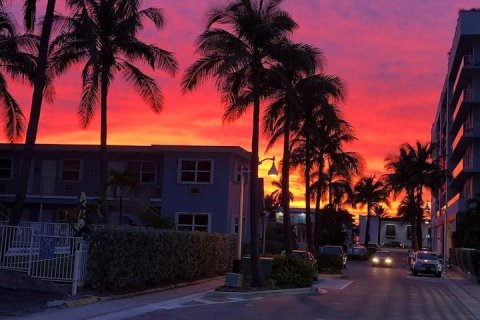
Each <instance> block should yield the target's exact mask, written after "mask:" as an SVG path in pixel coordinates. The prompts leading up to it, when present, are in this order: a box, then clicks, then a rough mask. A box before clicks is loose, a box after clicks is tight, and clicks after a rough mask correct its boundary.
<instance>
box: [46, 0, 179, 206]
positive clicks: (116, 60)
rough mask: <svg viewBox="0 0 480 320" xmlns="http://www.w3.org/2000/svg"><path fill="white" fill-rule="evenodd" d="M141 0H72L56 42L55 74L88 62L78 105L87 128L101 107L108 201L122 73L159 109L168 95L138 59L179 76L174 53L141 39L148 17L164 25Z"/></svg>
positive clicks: (102, 158)
mask: <svg viewBox="0 0 480 320" xmlns="http://www.w3.org/2000/svg"><path fill="white" fill-rule="evenodd" d="M140 2H141V1H138V0H128V1H125V0H102V1H99V0H70V2H69V3H70V6H71V8H72V15H71V16H61V17H58V23H61V24H62V27H63V28H62V30H63V31H62V32H61V33H60V34H59V35H58V36H57V37H56V38H55V39H54V40H53V41H52V57H51V59H52V66H51V69H52V73H53V74H55V75H59V74H62V73H64V72H66V71H67V70H68V68H70V67H71V66H72V65H76V64H79V63H84V67H83V70H82V89H83V92H82V97H81V101H80V105H79V108H78V116H79V118H80V122H81V125H82V126H83V127H84V128H86V127H87V126H88V125H89V124H90V123H91V120H92V119H93V116H94V115H95V111H96V108H97V107H98V105H100V120H101V121H100V122H101V129H100V130H101V132H100V190H102V191H101V196H100V198H101V200H104V199H105V194H104V186H105V185H106V184H107V165H108V158H107V156H108V155H107V111H108V104H107V101H108V90H109V87H110V84H111V83H112V80H113V79H114V77H115V75H116V74H117V72H120V73H121V74H122V76H123V78H124V80H125V81H127V82H128V83H130V84H132V86H133V87H134V88H135V89H136V90H137V91H138V93H139V94H140V96H141V97H142V99H143V100H144V101H145V102H146V103H147V104H148V105H149V106H150V108H151V109H152V110H153V111H154V112H155V113H159V112H160V111H161V110H162V107H163V95H162V92H161V90H160V88H159V87H158V85H157V83H156V81H155V79H153V78H151V77H150V76H148V75H146V74H145V73H143V72H142V71H141V70H140V69H139V68H138V67H136V66H135V65H134V64H133V63H134V62H140V63H146V64H147V65H148V66H149V67H150V68H152V69H153V70H155V69H156V68H159V69H161V70H164V71H166V72H167V73H169V74H171V75H174V74H175V72H176V71H177V68H178V67H177V62H176V61H175V59H174V57H173V55H172V53H170V52H168V51H166V50H164V49H161V48H159V47H158V46H156V45H153V44H146V43H144V42H142V41H140V40H138V39H137V36H138V33H139V31H141V30H142V29H143V28H144V25H143V20H144V19H147V20H150V21H151V22H153V24H154V25H155V27H156V28H157V29H161V28H162V27H163V25H164V18H163V12H162V10H161V9H159V8H153V7H151V8H147V9H143V10H140V9H139V6H140Z"/></svg>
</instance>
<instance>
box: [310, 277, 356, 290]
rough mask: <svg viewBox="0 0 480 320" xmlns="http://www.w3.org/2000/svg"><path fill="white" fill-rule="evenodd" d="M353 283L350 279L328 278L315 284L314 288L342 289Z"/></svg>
mask: <svg viewBox="0 0 480 320" xmlns="http://www.w3.org/2000/svg"><path fill="white" fill-rule="evenodd" d="M352 283H353V281H352V280H342V279H329V280H325V281H322V282H320V283H318V284H315V287H316V288H321V289H336V290H343V289H345V288H346V287H348V286H349V285H351V284H352Z"/></svg>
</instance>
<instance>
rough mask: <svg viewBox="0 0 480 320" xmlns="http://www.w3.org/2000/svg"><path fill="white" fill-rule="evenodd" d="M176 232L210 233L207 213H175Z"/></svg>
mask: <svg viewBox="0 0 480 320" xmlns="http://www.w3.org/2000/svg"><path fill="white" fill-rule="evenodd" d="M177 230H189V231H207V232H208V231H210V215H209V214H208V213H177Z"/></svg>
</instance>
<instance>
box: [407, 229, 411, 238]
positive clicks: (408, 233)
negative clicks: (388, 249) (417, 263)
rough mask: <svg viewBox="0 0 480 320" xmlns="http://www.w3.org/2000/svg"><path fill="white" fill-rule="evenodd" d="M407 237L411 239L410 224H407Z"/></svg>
mask: <svg viewBox="0 0 480 320" xmlns="http://www.w3.org/2000/svg"><path fill="white" fill-rule="evenodd" d="M407 239H409V240H410V239H412V226H407Z"/></svg>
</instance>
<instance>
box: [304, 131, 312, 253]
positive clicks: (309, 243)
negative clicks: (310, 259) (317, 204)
mask: <svg viewBox="0 0 480 320" xmlns="http://www.w3.org/2000/svg"><path fill="white" fill-rule="evenodd" d="M305 147H306V151H305V214H306V225H307V248H308V251H310V252H312V251H313V245H312V244H313V243H312V217H311V216H310V170H311V166H312V165H311V161H310V150H309V149H310V141H309V139H308V137H307V139H306V143H305Z"/></svg>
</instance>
